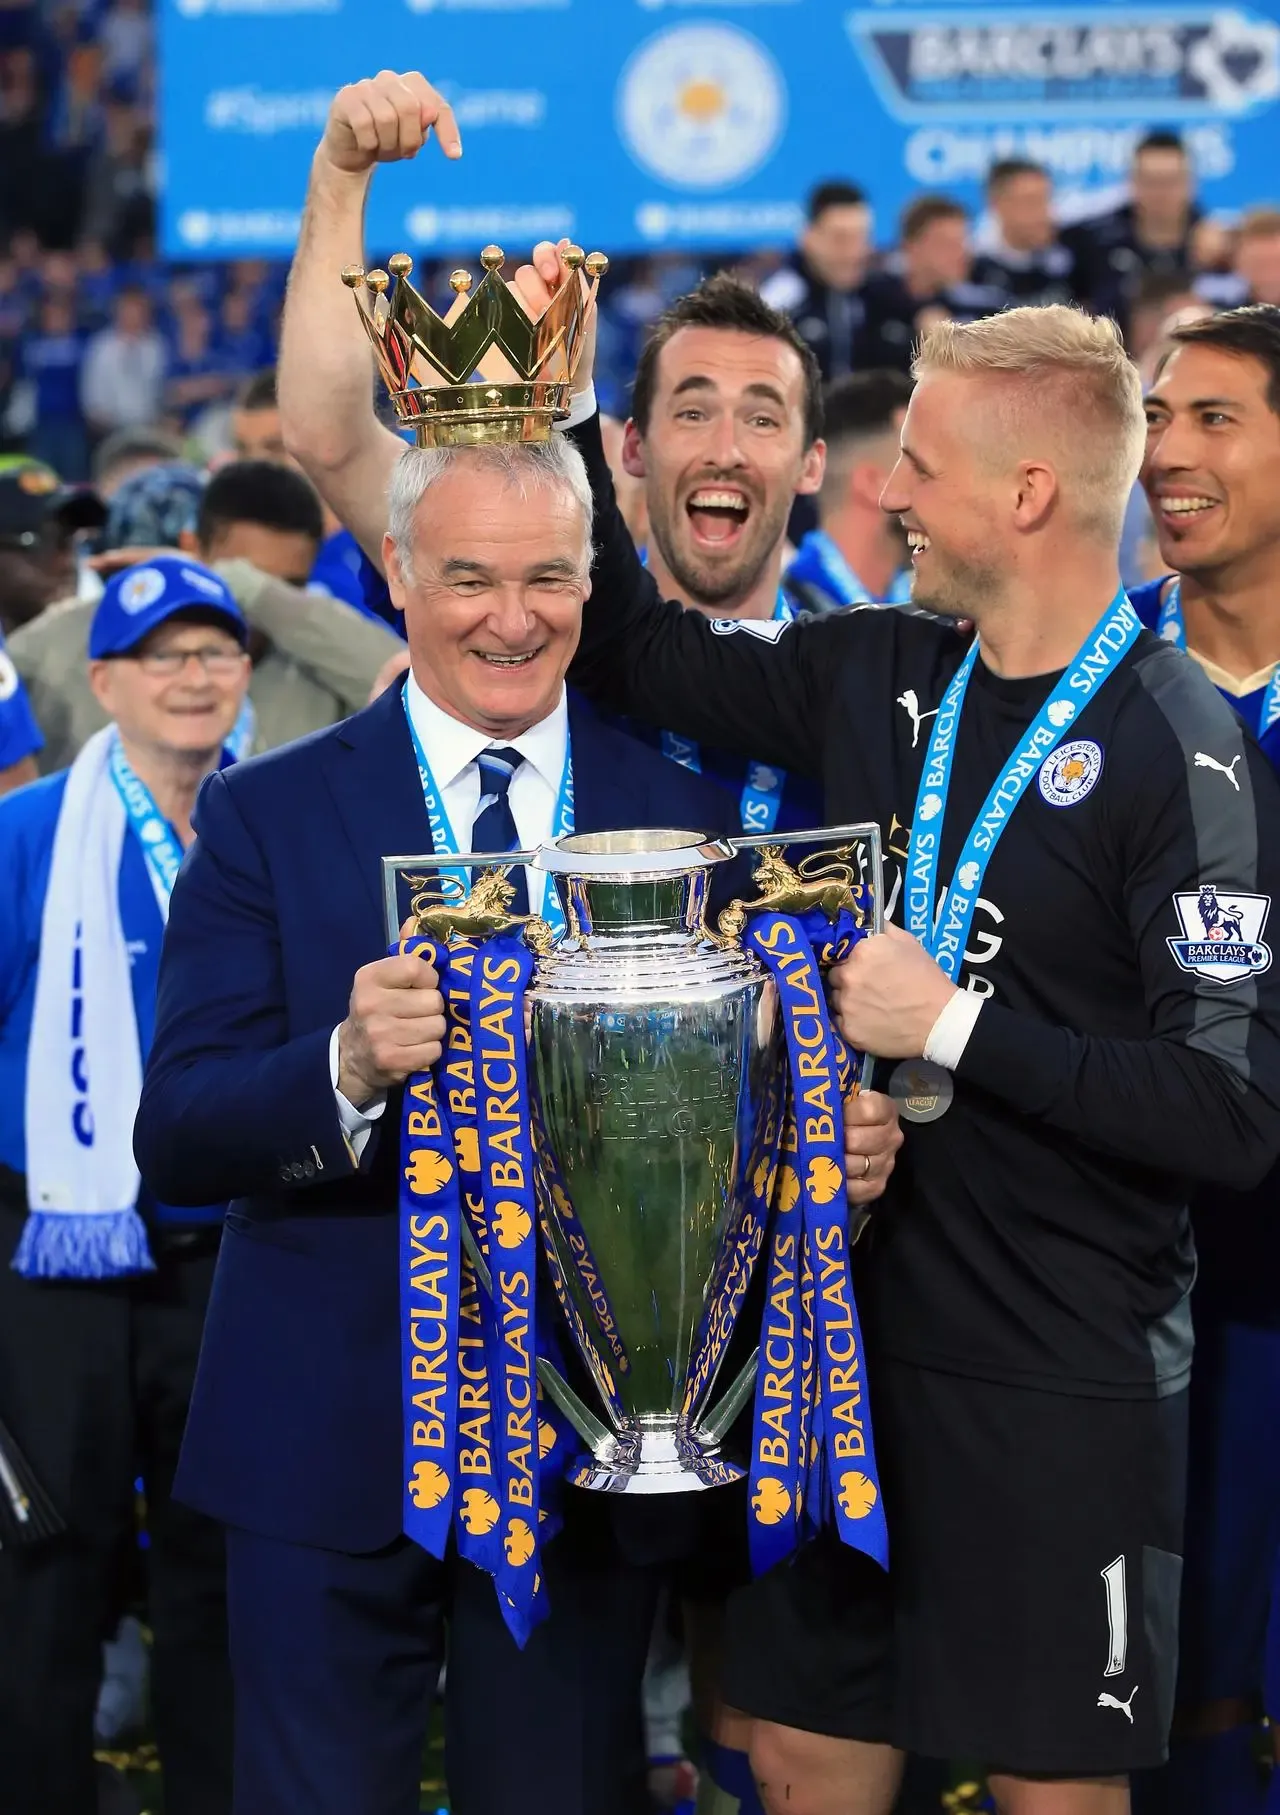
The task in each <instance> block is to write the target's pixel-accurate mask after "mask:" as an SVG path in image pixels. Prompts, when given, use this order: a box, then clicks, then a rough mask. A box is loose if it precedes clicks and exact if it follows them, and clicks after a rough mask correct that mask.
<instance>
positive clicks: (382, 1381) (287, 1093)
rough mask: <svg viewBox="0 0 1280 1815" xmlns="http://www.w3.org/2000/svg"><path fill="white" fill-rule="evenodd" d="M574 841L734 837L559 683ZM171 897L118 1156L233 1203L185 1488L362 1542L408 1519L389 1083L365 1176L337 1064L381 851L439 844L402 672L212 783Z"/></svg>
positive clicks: (697, 782) (282, 1531)
mask: <svg viewBox="0 0 1280 1815" xmlns="http://www.w3.org/2000/svg"><path fill="white" fill-rule="evenodd" d="M569 723H570V730H571V736H572V742H573V759H574V784H575V796H576V799H575V812H576V823H577V827H578V830H579V831H583V832H591V831H609V830H616V829H620V828H623V827H628V826H637V827H656V826H679V827H682V828H685V827H688V828H691V829H693V830H697V831H705V832H707V833H709V834H715V835H718V834H720V833H722V832H726V831H732V830H734V829H735V828H734V826H733V824H732V823H731V822H732V809H731V807H730V808H726V804H725V797H724V796H723V794H722V793H721V792H720V791H719V790H718V789H716V788H714V787H713V786H712V785H711V784H709V783H707V782H705V781H703V780H702V778H701V777H699V776H696V775H692V774H690V773H689V772H688V771H686V770H684V769H682V768H681V767H680V766H679V765H678V764H676V763H673V762H670V761H668V760H667V759H666V758H665V757H662V756H659V755H657V754H655V753H654V752H653V751H652V750H649V749H647V748H646V747H645V746H644V745H643V744H640V743H638V742H637V741H635V740H634V739H632V738H629V737H626V736H624V735H623V734H622V733H621V732H619V731H617V730H616V729H614V728H612V727H610V726H607V725H605V724H603V723H602V722H601V721H600V720H599V719H597V718H596V717H595V715H594V714H593V713H592V711H591V709H590V708H589V707H588V706H587V705H586V704H585V703H584V702H582V701H580V700H579V699H577V698H576V697H575V696H574V695H573V694H570V703H569ZM195 826H196V831H197V833H198V835H199V836H198V838H197V840H196V843H195V844H194V845H193V847H192V849H191V851H190V852H189V854H188V856H187V859H186V862H185V863H184V865H183V868H182V873H181V875H180V876H179V878H178V882H177V886H176V887H175V889H174V892H173V901H172V905H171V909H170V915H169V925H168V929H167V932H166V935H165V943H164V955H163V958H162V960H161V966H160V983H159V996H158V1001H157V1012H156V1030H155V1040H154V1042H153V1044H152V1048H151V1055H150V1062H149V1064H148V1067H147V1073H146V1079H145V1082H144V1085H143V1091H142V1101H141V1105H140V1108H139V1112H138V1120H137V1125H136V1130H135V1135H134V1146H135V1152H136V1154H137V1159H138V1165H139V1167H140V1169H141V1171H142V1175H143V1177H144V1178H145V1180H146V1181H147V1183H148V1185H149V1186H150V1187H151V1189H152V1190H153V1191H154V1192H155V1193H156V1195H157V1196H158V1197H160V1198H161V1199H163V1200H164V1201H165V1202H167V1203H173V1204H207V1203H209V1202H211V1201H218V1200H220V1199H229V1200H232V1201H231V1203H230V1207H229V1210H228V1213H227V1219H226V1231H225V1235H224V1238H223V1243H222V1251H221V1255H220V1257H219V1262H218V1269H217V1275H216V1278H215V1282H214V1287H213V1295H212V1299H211V1301H210V1305H209V1314H208V1320H207V1323H206V1327H205V1336H204V1346H203V1349H202V1352H201V1358H200V1366H199V1370H198V1374H197V1378H196V1385H195V1392H194V1396H193V1398H192V1404H191V1412H190V1417H189V1420H188V1425H187V1433H186V1440H185V1443H184V1446H183V1452H182V1459H181V1465H180V1469H179V1474H178V1479H177V1483H176V1492H177V1493H178V1495H179V1497H180V1498H182V1499H184V1500H186V1501H187V1502H188V1503H190V1504H191V1505H193V1506H196V1507H198V1508H199V1509H200V1510H201V1511H203V1512H206V1513H210V1514H212V1515H213V1516H214V1517H216V1518H219V1519H222V1520H224V1521H225V1522H226V1523H228V1524H232V1525H238V1526H242V1527H243V1528H245V1529H246V1530H250V1531H256V1532H261V1533H264V1534H266V1535H269V1536H274V1537H281V1538H287V1539H291V1540H293V1541H295V1542H299V1543H305V1544H314V1545H320V1546H323V1547H325V1548H328V1549H334V1550H347V1551H369V1550H375V1549H379V1548H380V1547H381V1546H383V1545H384V1544H387V1543H389V1542H390V1541H391V1540H392V1539H393V1538H395V1537H396V1536H397V1534H398V1533H399V1532H400V1530H401V1503H402V1492H403V1488H402V1479H401V1477H402V1466H401V1444H402V1434H401V1416H400V1360H399V1354H398V1344H397V1321H398V1319H397V1292H398V1287H397V1277H396V1269H397V1216H396V1204H397V1187H398V1182H399V1164H398V1158H399V1140H400V1102H399V1093H396V1094H394V1095H393V1096H392V1097H391V1099H390V1100H389V1101H388V1104H387V1109H386V1113H385V1114H384V1115H383V1117H382V1118H381V1119H380V1120H379V1121H378V1123H377V1124H376V1125H375V1128H374V1131H373V1133H372V1135H371V1136H370V1139H369V1142H368V1144H367V1146H366V1147H365V1150H364V1154H363V1156H362V1159H361V1163H360V1165H359V1167H358V1168H357V1167H356V1166H355V1165H354V1164H353V1162H352V1159H351V1156H350V1152H349V1150H348V1148H347V1145H346V1142H345V1140H344V1138H343V1134H342V1130H341V1127H340V1124H339V1121H338V1112H337V1106H336V1104H335V1101H334V1094H333V1089H332V1086H331V1084H330V1079H329V1039H330V1035H331V1033H332V1030H333V1028H334V1027H335V1026H337V1024H338V1023H339V1022H340V1021H342V1020H343V1019H344V1018H345V1016H346V1013H347V1004H348V998H349V996H350V993H351V984H352V979H353V977H354V976H355V973H356V971H357V970H358V969H359V968H360V966H361V965H363V964H368V963H369V962H371V961H372V960H373V959H375V958H379V957H381V956H382V955H383V953H384V952H385V950H386V935H385V931H384V922H383V907H382V892H381V866H380V859H381V858H382V856H383V855H384V854H391V853H393V852H406V853H408V852H415V851H418V852H424V853H425V852H426V851H428V850H429V849H430V848H431V838H430V833H429V831H428V828H427V816H426V809H425V806H424V804H423V798H422V789H421V786H420V784H419V780H418V770H417V765H416V762H415V760H414V755H413V749H412V745H411V742H410V738H409V732H408V726H407V724H406V722H405V715H404V711H403V708H402V706H401V701H400V690H399V689H398V688H392V689H390V690H389V691H388V692H387V693H385V694H384V695H383V696H382V697H381V698H380V699H378V700H377V701H375V702H374V704H373V705H372V706H369V707H368V708H366V710H365V711H363V712H360V713H357V714H356V716H355V717H354V718H350V719H347V720H346V721H345V722H343V723H342V724H339V725H335V726H332V727H330V728H329V729H327V730H324V731H321V732H319V733H317V734H316V735H315V736H313V737H309V738H304V739H302V740H301V741H300V742H298V743H295V744H290V745H287V746H285V747H284V748H282V749H279V750H274V751H272V752H270V753H269V754H268V755H266V756H262V757H259V758H257V759H255V760H254V761H252V762H248V763H243V764H238V765H236V766H235V767H233V768H231V769H227V770H224V771H222V772H221V773H219V774H216V775H212V776H210V777H209V779H208V781H207V782H206V783H205V785H204V788H203V789H202V791H201V794H200V799H199V803H198V805H197V808H196V815H195Z"/></svg>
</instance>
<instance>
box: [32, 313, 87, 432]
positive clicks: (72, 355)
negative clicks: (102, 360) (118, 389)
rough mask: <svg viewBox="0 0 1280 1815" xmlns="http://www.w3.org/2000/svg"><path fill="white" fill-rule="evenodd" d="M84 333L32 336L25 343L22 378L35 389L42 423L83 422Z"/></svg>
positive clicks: (37, 410)
mask: <svg viewBox="0 0 1280 1815" xmlns="http://www.w3.org/2000/svg"><path fill="white" fill-rule="evenodd" d="M84 345H85V343H84V336H83V335H81V334H31V335H28V336H27V338H26V339H25V340H24V341H23V343H22V375H23V377H24V378H28V379H30V381H31V382H32V384H34V386H35V393H36V419H37V421H39V422H79V421H80V367H81V366H82V365H83V364H84Z"/></svg>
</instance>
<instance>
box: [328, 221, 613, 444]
mask: <svg viewBox="0 0 1280 1815" xmlns="http://www.w3.org/2000/svg"><path fill="white" fill-rule="evenodd" d="M561 257H562V258H563V260H564V262H565V264H566V265H567V266H568V268H569V277H568V279H567V281H566V282H565V284H564V285H563V287H562V288H561V289H559V290H558V291H557V292H556V294H555V295H554V296H553V297H552V299H551V301H550V302H549V303H548V305H547V307H546V308H545V309H544V310H543V312H542V314H541V315H540V316H539V317H538V319H537V320H536V321H535V320H533V318H532V317H531V316H530V315H529V314H528V312H527V311H526V309H525V308H524V306H523V304H522V303H521V302H520V301H519V300H518V299H517V297H516V296H515V294H514V293H513V292H512V291H511V290H510V289H509V288H508V287H507V285H506V283H505V282H504V281H503V279H502V276H501V275H500V273H501V270H502V260H503V253H502V248H501V247H500V246H486V247H485V249H484V251H483V252H482V253H481V254H480V262H481V264H482V265H483V266H484V276H483V277H482V278H481V279H480V282H479V284H478V285H477V286H476V290H475V294H474V295H471V294H470V291H471V281H472V280H471V273H470V272H469V271H454V272H452V273H451V274H450V277H449V285H450V288H451V289H452V290H453V293H454V302H453V306H452V308H451V309H450V310H449V312H448V314H447V315H445V316H443V317H442V316H439V315H437V314H436V312H435V310H434V309H433V308H432V307H431V305H430V303H429V302H427V300H426V299H425V297H423V296H422V295H421V293H420V292H419V291H417V290H415V289H414V287H413V285H412V284H411V283H410V282H409V274H410V272H411V271H412V270H413V260H412V259H411V258H410V257H409V255H408V253H406V252H397V253H396V255H395V257H394V258H389V259H388V260H387V267H388V269H387V271H365V270H363V269H362V268H361V267H360V266H359V265H351V266H349V267H348V268H347V269H346V270H345V271H344V272H343V273H342V281H343V283H344V284H346V285H347V287H348V288H349V289H350V290H351V291H352V292H353V293H354V295H355V299H356V307H357V309H358V310H359V311H360V319H361V321H362V322H363V323H364V325H365V331H366V332H367V334H368V336H369V339H370V341H371V342H372V343H373V351H374V354H375V356H376V358H377V361H378V370H379V371H380V372H381V374H382V379H383V383H384V384H385V385H386V387H387V389H388V390H389V391H390V393H391V397H392V401H393V402H394V404H395V410H396V416H397V417H398V419H399V421H400V424H401V426H402V427H404V428H411V429H412V430H413V432H414V434H415V436H416V438H417V443H418V446H419V447H476V446H480V445H482V444H484V443H486V442H490V443H491V442H495V441H545V440H546V439H547V437H548V436H549V435H550V433H551V425H552V423H553V422H555V421H557V420H560V419H563V418H564V417H565V416H567V415H568V413H569V398H570V393H571V390H572V386H573V375H574V372H575V371H576V370H577V366H578V361H579V359H580V358H581V357H582V340H583V333H584V330H585V328H586V325H587V323H588V321H589V320H590V314H591V310H592V308H593V306H594V304H595V295H596V291H597V289H598V288H599V285H600V279H601V278H602V277H603V276H604V274H605V272H606V271H607V270H608V268H609V261H608V259H607V258H606V257H605V256H604V254H603V253H602V252H592V253H591V254H590V255H588V254H585V253H584V252H583V250H582V248H581V247H580V246H569V247H568V248H566V250H565V251H564V252H563V253H562V254H561ZM388 273H389V274H388ZM393 280H394V288H392V284H393ZM388 292H390V293H389V294H388Z"/></svg>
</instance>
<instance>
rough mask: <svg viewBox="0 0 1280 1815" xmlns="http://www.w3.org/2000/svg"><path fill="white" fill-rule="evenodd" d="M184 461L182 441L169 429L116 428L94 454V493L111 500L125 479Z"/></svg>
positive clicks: (92, 467) (101, 442)
mask: <svg viewBox="0 0 1280 1815" xmlns="http://www.w3.org/2000/svg"><path fill="white" fill-rule="evenodd" d="M181 459H182V442H181V441H180V440H179V439H178V437H177V436H176V435H171V434H170V433H169V431H168V430H167V429H157V428H148V427H144V428H131V429H116V430H115V432H114V433H113V434H110V435H107V436H106V437H105V438H104V439H103V440H102V441H100V442H99V443H98V445H97V447H96V448H95V449H94V452H93V460H92V462H91V463H90V467H89V472H90V475H91V477H92V479H93V486H94V490H95V491H96V492H97V494H98V496H99V497H100V498H106V499H109V498H110V497H111V495H112V493H113V492H114V491H115V490H116V488H117V487H118V486H120V485H123V484H124V482H125V480H126V479H131V478H132V477H133V475H134V474H135V473H141V472H145V471H146V470H147V468H148V467H152V466H170V465H172V464H173V462H174V461H176V460H181Z"/></svg>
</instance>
